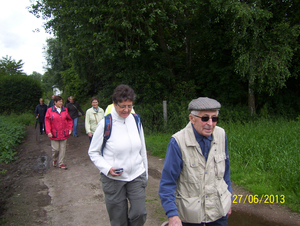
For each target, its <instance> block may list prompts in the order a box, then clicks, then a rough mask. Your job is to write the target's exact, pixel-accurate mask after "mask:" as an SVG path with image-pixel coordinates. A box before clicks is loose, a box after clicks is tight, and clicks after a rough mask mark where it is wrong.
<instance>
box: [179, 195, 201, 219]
mask: <svg viewBox="0 0 300 226" xmlns="http://www.w3.org/2000/svg"><path fill="white" fill-rule="evenodd" d="M201 203H202V200H201V199H200V197H193V198H184V197H182V196H177V197H176V206H177V209H178V214H179V218H180V220H181V221H182V222H188V223H199V222H201V221H202V219H203V218H204V216H202V215H203V211H201V209H202V208H201Z"/></svg>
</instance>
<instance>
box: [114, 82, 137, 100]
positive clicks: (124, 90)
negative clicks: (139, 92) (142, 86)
mask: <svg viewBox="0 0 300 226" xmlns="http://www.w3.org/2000/svg"><path fill="white" fill-rule="evenodd" d="M135 98H136V96H135V93H134V91H133V89H132V88H130V87H129V86H128V85H124V84H121V85H119V86H117V88H115V91H114V93H113V95H112V101H113V102H114V103H121V102H123V101H126V100H131V101H132V102H134V101H135Z"/></svg>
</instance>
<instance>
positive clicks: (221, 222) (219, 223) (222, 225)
mask: <svg viewBox="0 0 300 226" xmlns="http://www.w3.org/2000/svg"><path fill="white" fill-rule="evenodd" d="M203 225H206V226H227V216H225V217H222V218H220V219H218V220H216V221H214V222H211V223H205V224H204V223H201V224H193V223H183V222H182V226H203Z"/></svg>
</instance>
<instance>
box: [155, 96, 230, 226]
mask: <svg viewBox="0 0 300 226" xmlns="http://www.w3.org/2000/svg"><path fill="white" fill-rule="evenodd" d="M220 108H221V104H220V103H219V102H218V101H216V100H214V99H210V98H207V97H199V98H198V99H194V100H192V101H191V102H190V104H189V111H190V112H191V113H190V115H189V119H190V122H189V123H188V124H187V126H186V127H185V128H184V129H182V130H180V131H179V132H177V133H175V134H174V135H173V136H172V138H171V140H170V142H169V145H168V149H167V154H166V158H165V163H164V167H163V171H162V175H161V181H160V186H159V196H160V199H161V203H162V206H163V207H164V209H165V212H166V215H167V216H168V219H169V226H177V225H183V226H187V225H189V226H193V225H207V226H216V225H221V226H224V225H227V217H228V216H229V215H230V214H231V196H232V188H231V182H230V162H229V154H228V147H227V138H226V133H225V131H224V129H222V128H221V127H218V126H216V125H217V122H218V113H219V109H220Z"/></svg>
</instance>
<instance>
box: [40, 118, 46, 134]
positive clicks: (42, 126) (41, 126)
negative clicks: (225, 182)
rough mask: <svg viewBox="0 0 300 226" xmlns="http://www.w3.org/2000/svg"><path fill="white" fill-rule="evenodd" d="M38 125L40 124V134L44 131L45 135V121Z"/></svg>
mask: <svg viewBox="0 0 300 226" xmlns="http://www.w3.org/2000/svg"><path fill="white" fill-rule="evenodd" d="M39 123H40V133H43V129H44V132H45V133H46V127H45V121H42V122H39Z"/></svg>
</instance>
